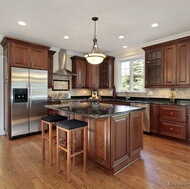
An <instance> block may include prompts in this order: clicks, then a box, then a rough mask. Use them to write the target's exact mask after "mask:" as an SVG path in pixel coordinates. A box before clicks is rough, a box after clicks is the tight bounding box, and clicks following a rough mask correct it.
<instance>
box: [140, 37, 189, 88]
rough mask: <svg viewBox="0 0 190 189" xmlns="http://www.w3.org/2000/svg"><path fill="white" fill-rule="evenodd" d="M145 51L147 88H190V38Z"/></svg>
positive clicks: (148, 48) (151, 47) (154, 46)
mask: <svg viewBox="0 0 190 189" xmlns="http://www.w3.org/2000/svg"><path fill="white" fill-rule="evenodd" d="M143 49H144V50H145V87H189V86H190V76H189V75H190V57H189V53H190V37H185V38H181V39H177V40H173V41H169V42H165V43H161V44H158V45H153V46H149V47H145V48H143ZM159 63H160V64H159Z"/></svg>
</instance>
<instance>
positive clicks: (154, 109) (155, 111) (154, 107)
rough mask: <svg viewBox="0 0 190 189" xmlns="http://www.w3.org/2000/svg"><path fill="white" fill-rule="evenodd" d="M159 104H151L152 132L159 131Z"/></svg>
mask: <svg viewBox="0 0 190 189" xmlns="http://www.w3.org/2000/svg"><path fill="white" fill-rule="evenodd" d="M159 116H160V115H159V105H158V104H151V105H150V131H151V132H152V133H158V132H159Z"/></svg>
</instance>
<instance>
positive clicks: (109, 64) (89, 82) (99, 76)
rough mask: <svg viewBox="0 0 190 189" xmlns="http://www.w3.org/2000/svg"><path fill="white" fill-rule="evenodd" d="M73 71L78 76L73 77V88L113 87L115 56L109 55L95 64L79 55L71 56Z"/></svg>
mask: <svg viewBox="0 0 190 189" xmlns="http://www.w3.org/2000/svg"><path fill="white" fill-rule="evenodd" d="M71 60H72V71H73V72H74V73H75V74H77V77H72V88H89V89H98V88H104V89H105V88H113V86H114V60H115V58H114V57H111V56H108V57H106V59H105V60H104V61H103V62H102V63H101V64H99V65H93V64H90V63H88V62H87V61H86V59H85V58H83V57H79V56H73V57H71Z"/></svg>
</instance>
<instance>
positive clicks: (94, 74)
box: [87, 63, 99, 89]
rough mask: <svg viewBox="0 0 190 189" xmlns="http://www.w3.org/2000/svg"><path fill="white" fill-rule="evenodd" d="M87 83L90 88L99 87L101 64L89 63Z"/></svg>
mask: <svg viewBox="0 0 190 189" xmlns="http://www.w3.org/2000/svg"><path fill="white" fill-rule="evenodd" d="M87 71H88V72H87V85H88V88H89V89H97V88H98V87H99V65H93V64H90V63H88V64H87Z"/></svg>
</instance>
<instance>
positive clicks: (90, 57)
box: [85, 17, 106, 64]
mask: <svg viewBox="0 0 190 189" xmlns="http://www.w3.org/2000/svg"><path fill="white" fill-rule="evenodd" d="M92 20H93V21H94V39H93V47H92V52H91V53H87V54H86V55H85V58H86V60H87V61H88V62H89V63H90V64H100V63H101V62H102V61H103V60H104V58H105V57H106V56H105V55H104V54H102V53H101V52H100V50H99V48H98V44H97V38H96V21H97V20H98V17H92Z"/></svg>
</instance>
